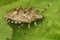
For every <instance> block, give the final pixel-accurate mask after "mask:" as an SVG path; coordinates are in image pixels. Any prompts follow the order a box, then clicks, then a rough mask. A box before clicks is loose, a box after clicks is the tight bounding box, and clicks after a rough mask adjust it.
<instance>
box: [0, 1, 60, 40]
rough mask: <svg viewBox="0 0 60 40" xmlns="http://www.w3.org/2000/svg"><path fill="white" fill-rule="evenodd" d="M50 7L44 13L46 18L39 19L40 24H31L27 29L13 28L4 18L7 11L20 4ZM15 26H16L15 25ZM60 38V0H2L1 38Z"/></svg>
mask: <svg viewBox="0 0 60 40" xmlns="http://www.w3.org/2000/svg"><path fill="white" fill-rule="evenodd" d="M49 4H51V5H50V7H49V8H48V9H47V10H46V11H45V12H44V13H43V14H42V15H43V16H44V19H43V20H42V21H37V23H38V25H40V26H34V25H33V23H32V24H31V28H30V29H29V30H28V31H27V27H25V25H24V26H23V28H20V29H17V28H15V30H13V28H12V25H13V24H12V25H8V24H7V22H6V21H5V20H4V15H5V13H6V12H7V11H8V10H10V9H12V8H16V7H19V6H23V7H36V8H39V9H44V8H46V7H47V5H49ZM14 27H15V26H14ZM8 39H12V40H60V0H0V40H8Z"/></svg>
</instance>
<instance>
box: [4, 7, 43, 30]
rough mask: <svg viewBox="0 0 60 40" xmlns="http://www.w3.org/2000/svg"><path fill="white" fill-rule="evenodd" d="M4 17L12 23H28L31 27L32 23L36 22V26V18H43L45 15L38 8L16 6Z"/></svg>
mask: <svg viewBox="0 0 60 40" xmlns="http://www.w3.org/2000/svg"><path fill="white" fill-rule="evenodd" d="M4 18H5V19H6V20H7V21H8V22H11V23H15V24H17V23H19V24H20V23H28V29H29V28H30V23H32V22H34V25H35V26H36V25H37V24H36V20H38V19H42V18H43V16H42V15H40V14H38V13H37V10H36V8H34V7H32V8H23V7H19V8H15V9H12V10H10V11H9V12H7V14H6V15H5V16H4Z"/></svg>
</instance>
